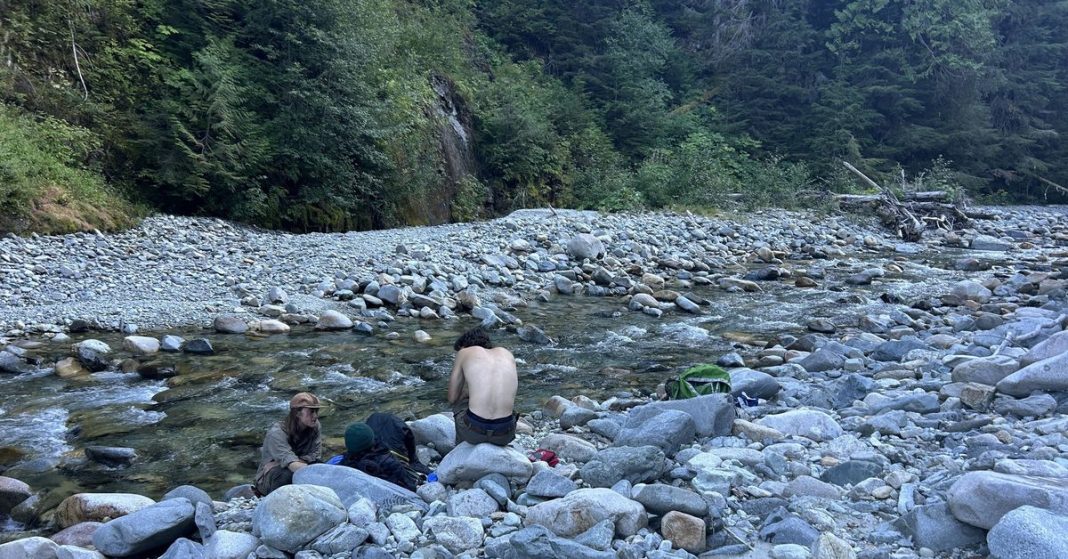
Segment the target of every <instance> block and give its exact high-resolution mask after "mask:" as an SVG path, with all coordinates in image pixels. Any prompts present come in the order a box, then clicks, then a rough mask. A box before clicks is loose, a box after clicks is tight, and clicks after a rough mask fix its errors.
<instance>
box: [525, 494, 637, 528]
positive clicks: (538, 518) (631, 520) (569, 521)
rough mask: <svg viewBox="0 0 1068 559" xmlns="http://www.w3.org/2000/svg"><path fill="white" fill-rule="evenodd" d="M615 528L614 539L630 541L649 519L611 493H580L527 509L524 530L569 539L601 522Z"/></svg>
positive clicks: (627, 501)
mask: <svg viewBox="0 0 1068 559" xmlns="http://www.w3.org/2000/svg"><path fill="white" fill-rule="evenodd" d="M606 518H607V519H611V520H612V522H614V523H615V525H616V535H618V536H619V537H623V538H626V537H629V536H633V535H634V534H636V533H638V530H641V529H642V528H644V527H645V526H646V525H647V524H648V522H649V518H648V516H647V515H646V513H645V508H643V507H642V506H641V504H639V503H637V502H635V501H632V500H630V499H628V498H626V497H624V496H622V495H620V494H619V493H616V492H615V491H612V490H611V489H579V490H577V491H573V492H571V493H569V494H568V495H567V496H566V497H564V498H562V499H553V500H552V501H546V502H544V503H540V504H537V505H534V506H533V507H530V508H529V509H527V517H526V520H525V524H526V525H527V526H531V525H535V524H537V525H540V526H545V527H546V528H548V529H549V530H551V531H552V532H553V533H554V534H556V535H558V536H562V537H565V538H567V537H572V536H576V535H578V534H581V533H583V532H585V531H586V530H589V529H590V528H592V527H593V526H594V525H596V524H597V523H598V522H600V521H602V520H604V519H606Z"/></svg>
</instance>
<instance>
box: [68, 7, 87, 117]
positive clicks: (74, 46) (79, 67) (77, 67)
mask: <svg viewBox="0 0 1068 559" xmlns="http://www.w3.org/2000/svg"><path fill="white" fill-rule="evenodd" d="M67 24H68V25H69V26H70V50H71V51H72V52H73V53H74V69H75V70H77V71H78V81H80V82H82V91H84V92H85V97H83V98H82V101H88V100H89V88H88V87H86V86H85V78H84V77H82V65H81V63H79V62H78V43H76V42H74V24H73V23H71V22H70V20H68V21H67Z"/></svg>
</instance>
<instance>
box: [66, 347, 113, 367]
mask: <svg viewBox="0 0 1068 559" xmlns="http://www.w3.org/2000/svg"><path fill="white" fill-rule="evenodd" d="M71 349H73V350H74V356H75V357H77V358H78V361H81V362H82V365H85V368H86V369H89V370H90V371H92V372H94V373H95V372H97V371H103V370H104V369H107V368H108V355H109V354H110V353H111V346H109V345H108V344H106V343H104V342H102V341H100V340H83V341H81V342H79V343H76V344H74V346H73V347H72V348H71Z"/></svg>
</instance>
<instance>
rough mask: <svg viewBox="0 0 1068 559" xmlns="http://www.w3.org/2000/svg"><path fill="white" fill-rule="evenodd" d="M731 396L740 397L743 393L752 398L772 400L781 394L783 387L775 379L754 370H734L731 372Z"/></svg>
mask: <svg viewBox="0 0 1068 559" xmlns="http://www.w3.org/2000/svg"><path fill="white" fill-rule="evenodd" d="M730 374H731V396H734V397H738V396H741V395H742V393H745V395H746V396H748V397H750V398H760V399H761V400H770V399H772V398H774V397H775V395H776V394H778V393H779V390H781V389H782V386H780V385H779V381H778V380H776V379H775V377H773V376H771V375H769V374H767V373H765V372H763V371H754V370H753V369H746V368H740V369H732V370H731V372H730Z"/></svg>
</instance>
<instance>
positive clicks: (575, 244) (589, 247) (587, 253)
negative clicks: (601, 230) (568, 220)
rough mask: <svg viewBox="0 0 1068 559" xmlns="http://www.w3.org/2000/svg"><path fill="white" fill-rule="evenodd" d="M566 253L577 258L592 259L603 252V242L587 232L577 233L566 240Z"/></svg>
mask: <svg viewBox="0 0 1068 559" xmlns="http://www.w3.org/2000/svg"><path fill="white" fill-rule="evenodd" d="M567 253H568V254H570V255H571V256H572V258H576V259H578V260H582V259H583V258H589V259H591V260H593V259H595V258H597V257H599V256H601V255H602V254H604V253H605V250H604V243H602V242H601V239H598V238H597V237H594V236H593V235H590V234H589V233H579V234H578V235H575V236H574V237H572V238H571V240H570V241H568V242H567Z"/></svg>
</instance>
